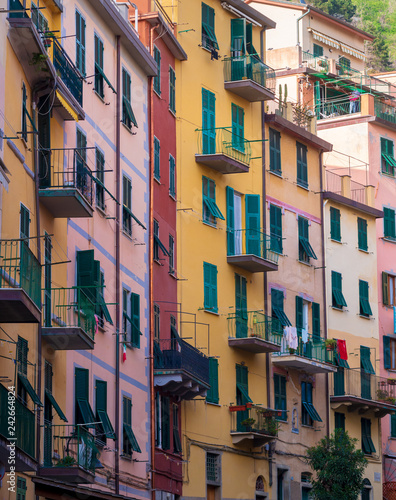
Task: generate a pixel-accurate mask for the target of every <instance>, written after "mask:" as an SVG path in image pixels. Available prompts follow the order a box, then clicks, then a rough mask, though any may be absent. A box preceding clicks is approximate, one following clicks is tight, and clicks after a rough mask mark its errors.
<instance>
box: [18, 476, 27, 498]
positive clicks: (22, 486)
mask: <svg viewBox="0 0 396 500" xmlns="http://www.w3.org/2000/svg"><path fill="white" fill-rule="evenodd" d="M26 490H27V486H26V479H25V478H24V477H19V476H17V489H16V493H17V500H26Z"/></svg>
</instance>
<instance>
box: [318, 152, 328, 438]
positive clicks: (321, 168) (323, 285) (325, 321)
mask: <svg viewBox="0 0 396 500" xmlns="http://www.w3.org/2000/svg"><path fill="white" fill-rule="evenodd" d="M319 172H320V175H319V179H320V218H321V221H322V227H321V237H322V291H323V329H324V336H325V339H326V338H327V300H326V250H325V230H324V207H323V150H322V151H321V152H320V153H319ZM325 385H326V415H327V419H326V434H327V435H329V434H330V395H329V376H328V375H326V384H325Z"/></svg>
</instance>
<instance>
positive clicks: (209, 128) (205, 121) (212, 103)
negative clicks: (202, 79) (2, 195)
mask: <svg viewBox="0 0 396 500" xmlns="http://www.w3.org/2000/svg"><path fill="white" fill-rule="evenodd" d="M215 111H216V97H215V95H214V93H213V92H210V91H209V90H206V89H204V88H203V89H202V154H204V155H205V154H206V155H207V154H215V153H216V114H215Z"/></svg>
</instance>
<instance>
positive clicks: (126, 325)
mask: <svg viewBox="0 0 396 500" xmlns="http://www.w3.org/2000/svg"><path fill="white" fill-rule="evenodd" d="M128 304H129V291H128V290H126V289H125V288H123V289H122V324H123V332H124V335H125V340H127V341H128V342H129V341H130V321H129V318H130V316H129V310H128V309H129V307H128Z"/></svg>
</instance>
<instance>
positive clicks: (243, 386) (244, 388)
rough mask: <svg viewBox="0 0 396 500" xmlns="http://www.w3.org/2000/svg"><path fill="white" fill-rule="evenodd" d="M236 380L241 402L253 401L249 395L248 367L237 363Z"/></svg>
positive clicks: (238, 396)
mask: <svg viewBox="0 0 396 500" xmlns="http://www.w3.org/2000/svg"><path fill="white" fill-rule="evenodd" d="M236 380H237V383H236V388H237V398H238V400H239V401H241V403H240V404H243V405H244V404H246V403H253V400H252V399H251V397H250V396H249V386H248V369H247V367H246V366H242V365H236Z"/></svg>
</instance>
